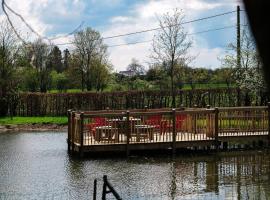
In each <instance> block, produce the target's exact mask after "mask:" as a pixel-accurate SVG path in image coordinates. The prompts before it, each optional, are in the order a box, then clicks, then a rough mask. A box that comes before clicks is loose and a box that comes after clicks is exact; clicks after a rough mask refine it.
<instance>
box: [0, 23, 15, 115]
mask: <svg viewBox="0 0 270 200" xmlns="http://www.w3.org/2000/svg"><path fill="white" fill-rule="evenodd" d="M0 41H1V42H0V116H4V115H7V113H8V111H9V114H11V115H12V112H13V107H14V103H15V100H16V95H17V85H18V81H17V79H16V76H15V72H16V67H17V65H16V58H17V53H18V50H19V47H18V43H17V39H16V36H15V34H14V33H13V31H12V28H11V27H10V26H9V25H8V23H7V22H0Z"/></svg>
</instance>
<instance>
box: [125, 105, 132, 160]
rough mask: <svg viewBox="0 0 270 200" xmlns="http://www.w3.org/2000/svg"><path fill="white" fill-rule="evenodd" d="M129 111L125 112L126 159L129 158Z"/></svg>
mask: <svg viewBox="0 0 270 200" xmlns="http://www.w3.org/2000/svg"><path fill="white" fill-rule="evenodd" d="M129 114H130V113H129V111H128V110H127V112H126V118H127V121H126V134H127V144H126V156H127V157H128V156H129V139H130V131H131V128H130V123H129Z"/></svg>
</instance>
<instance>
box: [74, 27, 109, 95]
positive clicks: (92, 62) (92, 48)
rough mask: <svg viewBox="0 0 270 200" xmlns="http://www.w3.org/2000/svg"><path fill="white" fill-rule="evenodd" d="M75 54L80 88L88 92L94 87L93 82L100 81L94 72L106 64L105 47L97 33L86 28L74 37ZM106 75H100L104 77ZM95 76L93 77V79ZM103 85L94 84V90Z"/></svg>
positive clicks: (99, 83)
mask: <svg viewBox="0 0 270 200" xmlns="http://www.w3.org/2000/svg"><path fill="white" fill-rule="evenodd" d="M73 42H74V45H75V54H76V55H77V58H78V60H79V68H78V69H79V71H80V75H81V88H82V90H84V88H85V87H86V89H87V90H88V91H90V90H91V89H92V88H93V87H94V81H93V80H96V81H99V80H101V77H98V78H97V76H96V74H97V73H98V72H96V73H95V72H94V71H95V69H99V68H98V67H96V66H97V65H98V66H100V67H106V66H107V65H108V64H107V63H108V62H107V46H106V45H105V44H103V40H102V38H101V36H100V33H99V32H98V31H95V30H93V29H91V28H86V29H85V30H83V31H79V32H77V33H76V34H75V35H74V41H73ZM93 72H94V73H93ZM105 74H106V73H102V75H105ZM94 76H95V77H94ZM102 85H103V83H101V82H98V83H96V85H95V86H96V88H99V89H100V88H102V87H103V86H102Z"/></svg>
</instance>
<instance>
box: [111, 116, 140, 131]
mask: <svg viewBox="0 0 270 200" xmlns="http://www.w3.org/2000/svg"><path fill="white" fill-rule="evenodd" d="M140 121H141V119H140V118H130V119H129V123H130V127H131V129H132V127H134V125H136V124H138V123H139V122H140ZM107 122H109V124H110V126H112V127H113V128H118V130H119V133H125V128H126V122H127V119H126V118H123V119H119V118H116V119H108V120H107Z"/></svg>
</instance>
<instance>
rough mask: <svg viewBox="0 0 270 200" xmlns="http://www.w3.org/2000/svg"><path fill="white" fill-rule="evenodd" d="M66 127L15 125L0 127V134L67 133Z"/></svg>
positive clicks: (54, 125) (56, 125) (57, 125)
mask: <svg viewBox="0 0 270 200" xmlns="http://www.w3.org/2000/svg"><path fill="white" fill-rule="evenodd" d="M67 127H68V126H67V125H60V124H16V125H13V124H12V125H8V124H7V125H0V133H7V132H18V131H40V132H43V131H44V132H45V131H67Z"/></svg>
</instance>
